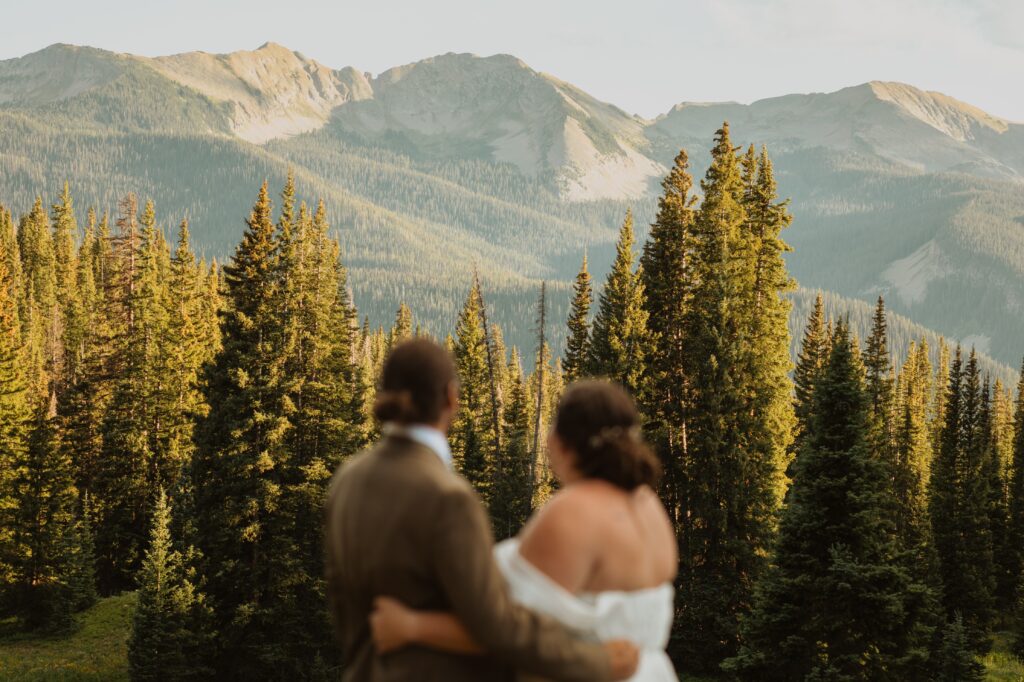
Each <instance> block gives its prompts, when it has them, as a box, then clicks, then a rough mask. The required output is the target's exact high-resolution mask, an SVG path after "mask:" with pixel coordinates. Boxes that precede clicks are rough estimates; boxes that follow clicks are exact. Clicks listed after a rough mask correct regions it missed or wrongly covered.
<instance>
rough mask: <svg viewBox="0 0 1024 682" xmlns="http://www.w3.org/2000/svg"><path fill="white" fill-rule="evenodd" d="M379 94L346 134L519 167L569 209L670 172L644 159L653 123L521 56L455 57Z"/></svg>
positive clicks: (341, 115) (410, 73) (349, 120)
mask: <svg viewBox="0 0 1024 682" xmlns="http://www.w3.org/2000/svg"><path fill="white" fill-rule="evenodd" d="M372 87H373V97H372V98H367V99H366V100H364V101H362V102H359V103H355V104H353V105H351V106H345V107H342V108H340V109H339V110H338V112H337V123H336V124H337V125H338V126H340V128H341V129H342V130H344V131H345V132H348V133H354V134H357V135H361V136H364V137H366V138H367V139H377V138H381V137H385V136H392V137H394V136H397V137H399V138H402V139H403V141H404V142H405V143H406V144H408V145H409V146H410V147H411V148H412V149H414V150H416V151H417V152H419V153H428V154H434V155H437V156H441V157H443V156H460V155H468V156H480V157H482V158H486V159H488V160H492V161H496V162H506V163H510V164H513V165H514V166H515V167H516V168H518V169H519V170H520V171H521V172H522V173H524V174H527V175H531V176H538V175H548V176H549V177H551V178H552V179H553V180H554V182H555V183H556V185H557V187H558V189H559V191H560V194H561V195H562V196H563V197H564V198H566V199H569V200H570V201H572V200H579V201H582V200H587V199H605V198H610V199H620V198H637V197H640V196H643V195H644V194H645V193H646V192H647V191H648V187H649V185H650V182H651V180H652V179H653V178H657V177H660V176H661V175H662V174H663V173H664V171H665V169H664V168H663V167H662V166H661V165H660V164H659V163H657V162H656V161H653V160H652V159H650V158H648V157H647V156H645V155H644V150H645V148H646V146H647V145H646V140H645V138H644V134H643V131H644V125H645V121H643V120H642V119H639V118H637V117H635V116H630V115H628V114H626V113H625V112H623V111H622V110H620V109H618V108H617V107H614V106H612V105H610V104H606V103H604V102H600V101H598V100H596V99H594V98H593V97H591V96H590V95H588V94H586V93H585V92H583V91H581V90H579V89H578V88H575V87H573V86H572V85H569V84H568V83H564V82H562V81H560V80H558V79H556V78H554V77H552V76H549V75H547V74H543V73H538V72H536V71H534V70H533V69H531V68H530V67H529V66H527V65H526V64H524V63H523V62H522V61H521V60H519V59H516V58H515V57H511V56H508V55H496V56H494V57H487V58H480V57H476V56H474V55H468V54H446V55H442V56H439V57H434V58H432V59H425V60H423V61H421V62H416V63H415V64H407V65H405V66H400V67H396V68H394V69H390V70H388V71H385V72H384V73H382V74H381V75H380V76H379V77H377V78H375V79H374V80H373V82H372Z"/></svg>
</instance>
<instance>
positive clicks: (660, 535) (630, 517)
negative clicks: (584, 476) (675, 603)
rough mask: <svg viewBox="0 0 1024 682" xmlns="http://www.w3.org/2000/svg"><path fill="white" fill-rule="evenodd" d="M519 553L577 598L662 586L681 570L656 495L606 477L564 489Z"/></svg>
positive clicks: (544, 511) (531, 527)
mask: <svg viewBox="0 0 1024 682" xmlns="http://www.w3.org/2000/svg"><path fill="white" fill-rule="evenodd" d="M556 548H561V549H556ZM520 551H521V552H522V554H523V556H524V558H526V559H527V560H528V561H530V563H532V564H534V565H535V566H537V568H539V569H540V570H542V571H543V572H545V573H547V574H548V575H550V576H551V577H552V578H553V579H554V580H555V581H556V582H558V583H559V584H561V585H562V586H563V587H565V588H566V589H569V590H571V591H572V592H575V593H594V592H607V591H624V592H631V591H636V590H644V589H648V588H653V587H657V586H659V585H663V584H664V583H666V582H671V581H672V580H673V579H674V578H675V575H676V571H677V567H678V563H677V550H676V540H675V535H674V533H673V530H672V525H671V523H670V521H669V519H668V515H667V514H666V513H665V509H664V507H663V506H662V504H661V500H659V499H658V496H657V495H656V494H655V493H654V491H653V490H651V488H649V487H648V486H641V487H638V488H636V489H634V490H632V491H626V490H623V489H621V488H618V487H616V486H614V485H613V484H611V483H607V482H605V481H602V480H599V479H588V480H582V481H579V482H576V483H574V484H572V485H570V486H568V487H567V488H565V489H563V490H561V491H559V492H558V493H557V494H556V495H555V496H554V497H553V498H552V499H551V501H550V502H549V503H548V505H546V506H545V507H544V508H543V509H542V510H541V511H540V512H538V514H537V517H536V518H535V519H534V520H533V521H531V523H530V524H529V525H528V526H527V527H526V529H524V532H523V535H522V546H521V548H520ZM568 552H571V553H572V557H568V556H567V553H568ZM556 564H557V565H556Z"/></svg>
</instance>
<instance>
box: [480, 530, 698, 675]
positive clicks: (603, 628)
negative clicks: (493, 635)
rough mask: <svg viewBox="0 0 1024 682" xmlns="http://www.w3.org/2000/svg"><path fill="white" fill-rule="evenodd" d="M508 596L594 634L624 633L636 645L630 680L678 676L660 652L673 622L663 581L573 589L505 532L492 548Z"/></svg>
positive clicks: (597, 636)
mask: <svg viewBox="0 0 1024 682" xmlns="http://www.w3.org/2000/svg"><path fill="white" fill-rule="evenodd" d="M494 556H495V559H497V563H498V566H499V567H500V568H501V572H502V573H503V574H504V575H505V579H506V580H507V581H508V584H509V587H510V588H511V590H512V596H513V597H514V598H515V600H516V601H518V602H519V603H521V604H523V605H525V606H528V607H529V608H531V609H533V610H534V611H537V612H540V613H544V614H547V615H548V616H551V617H552V618H555V619H557V620H559V621H561V622H562V623H564V624H565V625H567V626H568V627H570V628H572V629H573V630H576V631H578V632H580V633H581V634H583V635H584V636H590V637H593V638H594V639H597V640H609V639H628V640H630V641H631V642H633V643H635V644H636V645H637V646H638V647H640V649H641V654H640V666H639V668H637V672H636V675H634V676H633V677H631V678H629V679H630V680H632V681H633V682H677V680H678V679H679V677H678V676H677V675H676V673H675V671H674V670H673V668H672V663H671V662H670V661H669V658H668V656H667V655H666V654H665V646H666V645H667V644H668V636H669V631H670V630H671V628H672V612H673V599H674V590H673V587H672V585H670V584H667V583H666V584H664V585H660V586H658V587H652V588H650V589H646V590H634V591H629V592H615V591H609V592H597V593H593V594H578V595H577V594H572V593H571V592H569V591H567V590H566V589H565V588H563V587H562V586H561V585H559V584H558V583H556V582H554V581H553V580H551V578H549V577H548V576H547V575H545V574H544V573H542V572H541V571H540V570H538V569H537V567H535V566H534V565H533V564H531V563H530V562H529V561H527V560H526V559H524V558H523V556H522V555H521V554H520V553H519V540H518V539H517V538H509V539H508V540H505V541H503V542H500V543H498V544H497V545H496V546H495V548H494Z"/></svg>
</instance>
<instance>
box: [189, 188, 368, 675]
mask: <svg viewBox="0 0 1024 682" xmlns="http://www.w3.org/2000/svg"><path fill="white" fill-rule="evenodd" d="M293 192H294V188H293V187H292V186H291V182H289V183H288V185H286V188H285V192H284V193H283V202H282V203H283V204H284V205H285V210H284V211H283V212H282V216H281V219H280V220H279V221H278V224H277V226H276V227H275V225H274V223H273V222H272V218H271V204H270V199H269V196H268V193H267V187H266V184H265V183H264V185H263V186H262V188H261V189H260V193H259V196H258V198H257V201H256V203H255V205H254V207H253V210H252V212H251V214H250V216H249V218H248V220H247V229H246V232H245V235H244V236H243V239H242V243H241V244H240V245H239V247H238V249H237V250H236V252H235V256H234V258H233V259H232V263H231V265H229V266H228V267H226V268H224V280H225V285H226V301H225V310H224V311H223V313H222V325H221V331H222V334H221V341H222V344H221V349H220V351H219V352H218V353H217V355H216V357H215V359H214V361H213V363H212V365H211V366H210V367H209V368H208V371H207V373H206V381H205V382H204V396H205V399H206V402H207V403H208V404H209V405H210V409H209V412H208V414H206V415H205V416H203V417H201V418H200V421H199V424H198V426H197V432H196V444H197V449H196V455H195V458H194V464H193V471H192V474H191V477H192V482H193V485H194V487H195V496H194V497H195V505H196V508H197V509H199V510H202V513H201V514H200V517H199V519H198V522H197V523H196V534H197V537H198V539H199V542H200V550H201V552H202V556H203V558H204V566H205V571H204V575H205V578H206V581H207V585H208V593H209V595H210V598H211V603H212V605H213V606H214V619H215V624H216V629H217V631H218V632H219V634H220V637H219V642H218V643H219V648H218V650H216V651H214V652H212V654H213V659H215V660H214V663H215V664H216V668H217V669H218V671H220V672H219V674H221V675H228V676H232V677H245V676H263V677H266V676H268V675H270V676H274V677H300V678H308V677H310V676H311V675H313V674H314V673H315V672H316V669H317V667H318V666H322V665H326V664H328V662H329V661H330V660H331V659H333V658H334V657H335V656H336V654H335V653H334V648H333V646H332V645H331V643H330V629H329V624H328V620H327V613H326V608H325V597H324V583H323V579H322V573H321V567H320V560H321V559H320V557H321V556H322V547H321V535H322V528H321V525H320V524H321V509H322V505H323V501H324V499H323V498H324V494H325V490H326V482H327V479H328V478H329V477H330V473H331V471H332V470H333V469H334V468H335V467H336V466H337V465H338V463H339V462H340V461H341V459H342V458H343V457H344V456H346V454H348V453H351V452H353V451H354V450H356V449H358V447H360V446H361V444H362V443H363V439H364V438H365V433H366V426H365V422H364V420H363V416H364V412H363V409H364V406H365V399H364V397H363V395H362V394H361V393H360V391H361V390H362V389H363V386H362V385H361V384H360V383H359V382H358V377H359V370H358V368H357V366H356V364H355V362H354V357H355V346H356V343H357V340H356V334H355V326H354V323H355V319H356V312H355V309H354V306H352V304H351V301H350V299H349V297H348V290H347V281H346V274H345V269H344V267H343V266H342V264H341V261H340V257H339V246H338V244H337V241H336V240H334V239H332V238H331V237H330V236H329V230H330V227H329V225H328V223H327V218H326V214H325V210H324V206H323V203H322V202H321V203H320V204H319V206H318V207H317V209H316V211H315V213H313V214H310V212H309V210H308V209H307V208H306V206H305V204H301V205H300V208H299V211H298V215H297V216H295V215H294V214H293V212H292V211H291V207H290V202H292V201H293V196H294V194H293ZM383 340H384V339H383V334H382V335H381V342H382V343H383Z"/></svg>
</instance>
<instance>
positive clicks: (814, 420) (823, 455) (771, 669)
mask: <svg viewBox="0 0 1024 682" xmlns="http://www.w3.org/2000/svg"><path fill="white" fill-rule="evenodd" d="M869 410H870V402H869V397H868V394H867V393H866V391H865V386H864V376H863V371H862V368H861V366H860V363H859V361H858V359H857V357H856V352H855V349H854V344H853V342H852V341H851V339H850V336H849V332H848V330H847V327H846V324H845V323H840V324H839V325H838V326H837V328H836V333H835V339H834V343H833V344H832V348H831V351H830V353H829V356H828V359H827V360H826V364H825V366H824V368H823V370H822V373H821V375H820V377H819V378H818V381H817V385H816V387H815V389H814V394H813V402H812V410H811V418H810V424H809V430H808V432H807V434H806V438H805V440H804V443H803V446H802V448H801V451H800V453H799V454H798V456H797V458H796V460H795V462H794V465H793V484H792V488H791V489H790V492H789V496H788V498H787V504H786V507H785V508H784V510H783V512H782V517H781V521H780V528H779V538H778V541H777V543H776V545H775V548H774V551H773V559H772V564H771V567H770V569H769V570H768V572H767V573H766V574H765V576H764V578H763V580H762V581H761V582H760V583H759V584H758V587H757V592H756V597H755V607H754V610H753V611H752V612H751V613H750V614H749V615H748V616H746V617H745V618H744V619H743V646H742V647H741V649H740V652H739V655H738V656H736V657H734V658H731V659H729V660H728V661H727V663H726V664H725V667H726V669H728V670H730V671H731V672H733V673H734V674H736V675H737V676H738V677H740V678H741V679H749V680H787V681H788V680H882V679H905V678H904V677H902V676H901V671H902V668H903V666H904V665H905V661H906V657H907V654H908V652H909V651H911V650H912V649H914V648H918V647H919V646H920V643H916V642H913V641H910V635H911V634H912V633H915V632H916V629H915V628H913V627H911V626H912V623H909V622H908V615H909V614H908V612H907V611H906V610H905V608H904V603H905V600H906V595H907V594H908V592H909V591H910V590H911V589H912V584H911V581H910V579H909V578H908V576H907V575H906V573H905V572H904V571H903V570H902V569H901V567H900V566H899V564H898V561H897V557H898V550H897V547H896V546H895V544H894V543H893V541H892V530H891V520H890V516H889V513H888V506H889V503H888V501H887V500H886V497H887V496H888V495H889V492H888V488H887V486H885V485H884V481H885V476H886V473H885V470H884V467H883V465H882V463H881V462H880V461H879V460H878V459H877V458H876V457H874V456H873V454H872V453H871V448H870V441H869Z"/></svg>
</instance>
